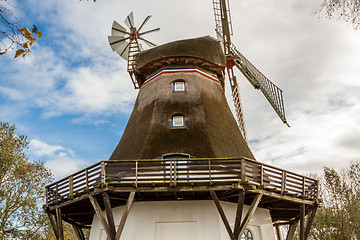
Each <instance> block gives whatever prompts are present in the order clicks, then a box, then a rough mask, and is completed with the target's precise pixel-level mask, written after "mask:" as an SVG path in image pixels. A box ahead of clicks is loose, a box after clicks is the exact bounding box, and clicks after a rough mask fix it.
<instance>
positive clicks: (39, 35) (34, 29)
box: [32, 25, 42, 39]
mask: <svg viewBox="0 0 360 240" xmlns="http://www.w3.org/2000/svg"><path fill="white" fill-rule="evenodd" d="M32 32H33V33H35V34H37V36H38V38H39V39H41V36H42V32H40V31H39V30H38V28H37V27H36V25H33V29H32Z"/></svg>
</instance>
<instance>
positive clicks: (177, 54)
mask: <svg viewBox="0 0 360 240" xmlns="http://www.w3.org/2000/svg"><path fill="white" fill-rule="evenodd" d="M190 59H193V60H195V59H196V60H197V61H196V62H194V61H189V60H190ZM188 62H191V65H197V64H199V65H201V67H202V68H208V69H209V70H212V71H215V72H216V73H217V74H219V75H221V71H222V70H223V69H224V68H225V66H226V59H225V55H224V52H223V50H222V48H221V44H220V42H219V41H218V40H216V39H215V38H212V37H210V36H205V37H200V38H193V39H185V40H178V41H174V42H170V43H166V44H163V45H160V46H157V47H155V48H152V49H149V50H145V51H142V52H140V53H139V55H138V58H137V64H136V73H137V78H138V81H139V83H140V85H141V83H142V80H143V79H145V78H146V76H147V75H149V74H150V73H152V72H154V71H156V70H158V69H159V68H161V67H163V66H165V65H186V64H187V63H188Z"/></svg>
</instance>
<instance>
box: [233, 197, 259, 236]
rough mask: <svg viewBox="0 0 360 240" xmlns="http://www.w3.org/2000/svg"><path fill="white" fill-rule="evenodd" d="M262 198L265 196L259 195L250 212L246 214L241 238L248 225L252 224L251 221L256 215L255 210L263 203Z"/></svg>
mask: <svg viewBox="0 0 360 240" xmlns="http://www.w3.org/2000/svg"><path fill="white" fill-rule="evenodd" d="M262 196H263V194H262V193H259V194H257V195H256V196H255V198H254V200H253V201H252V203H251V206H250V208H249V210H248V212H247V213H246V216H245V218H244V220H243V221H242V223H241V226H240V233H239V236H241V235H242V234H243V233H244V231H245V229H246V227H247V225H248V224H249V222H250V219H251V218H252V216H253V215H254V213H255V210H256V208H257V206H258V205H259V203H260V201H261V198H262Z"/></svg>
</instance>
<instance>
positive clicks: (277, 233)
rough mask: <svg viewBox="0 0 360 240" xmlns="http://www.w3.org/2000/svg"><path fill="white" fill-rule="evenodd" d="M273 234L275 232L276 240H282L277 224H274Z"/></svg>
mask: <svg viewBox="0 0 360 240" xmlns="http://www.w3.org/2000/svg"><path fill="white" fill-rule="evenodd" d="M275 232H276V238H277V240H282V235H281V230H280V225H279V224H275Z"/></svg>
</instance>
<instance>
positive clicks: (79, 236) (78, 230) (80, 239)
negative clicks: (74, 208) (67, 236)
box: [71, 225, 85, 240]
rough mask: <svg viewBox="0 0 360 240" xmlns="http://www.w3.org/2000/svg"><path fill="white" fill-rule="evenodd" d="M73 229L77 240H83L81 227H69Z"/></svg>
mask: <svg viewBox="0 0 360 240" xmlns="http://www.w3.org/2000/svg"><path fill="white" fill-rule="evenodd" d="M71 226H72V227H73V229H74V232H75V234H76V237H77V239H78V240H85V235H84V232H83V231H82V229H81V227H79V226H77V225H71Z"/></svg>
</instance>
